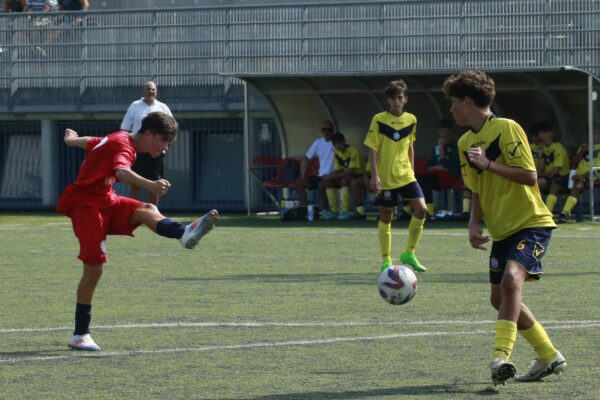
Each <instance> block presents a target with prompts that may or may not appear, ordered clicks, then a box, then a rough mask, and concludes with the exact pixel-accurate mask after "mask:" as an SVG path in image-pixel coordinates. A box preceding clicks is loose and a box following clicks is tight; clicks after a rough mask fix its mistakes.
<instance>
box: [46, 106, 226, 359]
mask: <svg viewBox="0 0 600 400" xmlns="http://www.w3.org/2000/svg"><path fill="white" fill-rule="evenodd" d="M177 131H178V127H177V123H176V122H175V120H174V119H173V118H172V117H170V116H168V115H166V114H163V113H161V112H153V113H150V114H148V115H147V116H146V117H145V118H144V120H143V121H142V127H141V129H140V133H139V134H137V135H133V136H132V135H130V134H129V133H128V132H126V131H119V132H115V133H111V134H109V135H108V136H106V137H104V138H99V137H87V136H85V137H79V136H78V135H77V132H75V131H73V130H71V129H67V130H65V137H64V141H65V143H66V144H67V145H68V146H71V147H80V148H83V149H86V150H87V151H88V154H87V156H86V158H85V160H84V162H83V163H82V165H81V168H80V170H79V174H78V175H77V179H76V180H75V182H74V183H72V184H70V185H68V186H67V187H66V188H65V190H64V192H63V193H62V195H61V196H60V199H59V200H58V204H57V206H56V209H57V211H58V212H60V213H61V214H65V215H67V216H68V217H69V218H71V221H72V224H73V231H74V232H75V236H77V239H78V240H79V246H80V250H79V257H78V258H79V259H80V260H81V261H82V262H83V275H82V277H81V280H80V281H79V286H78V287H77V304H76V307H75V331H74V332H73V336H71V338H70V339H69V341H68V345H69V347H70V348H72V349H76V350H87V351H99V350H100V347H99V346H98V345H97V344H96V343H95V342H94V340H93V339H92V337H91V336H90V330H89V325H90V321H91V318H92V298H93V296H94V291H95V289H96V286H97V285H98V282H99V281H100V277H101V276H102V271H103V264H104V263H106V262H107V261H108V256H107V254H106V236H107V235H128V236H133V231H134V230H135V229H136V228H137V227H138V226H139V225H141V224H144V225H146V226H147V227H148V228H150V229H151V230H152V231H154V232H156V233H157V234H159V235H160V236H164V237H168V238H173V239H179V241H180V242H181V244H182V245H183V246H184V247H186V248H188V249H192V248H194V247H195V246H196V244H197V243H198V241H199V240H200V239H201V238H202V237H203V236H204V235H205V234H207V233H208V232H209V231H210V230H211V229H212V228H213V226H214V225H215V223H216V221H217V219H218V217H219V213H218V212H217V211H216V210H212V211H210V212H209V213H207V214H206V215H204V216H203V217H201V218H199V219H198V220H196V221H194V222H193V223H191V224H189V225H184V224H181V223H178V222H175V221H172V220H171V219H169V218H166V217H165V216H163V215H162V214H161V213H160V212H159V211H158V209H157V208H156V206H155V205H153V204H149V203H142V202H140V201H138V200H135V199H131V198H128V197H123V196H119V195H117V194H116V192H115V190H114V188H113V187H112V184H113V183H114V182H115V181H116V180H119V181H121V182H125V183H129V184H133V185H137V186H139V187H142V188H144V189H147V190H148V191H150V192H152V193H155V194H157V195H162V194H165V193H166V192H167V191H168V190H169V187H170V186H171V185H170V183H169V181H167V180H165V179H159V180H156V181H150V180H147V179H145V178H142V177H141V176H139V175H138V174H136V173H135V172H133V171H132V170H131V165H132V164H133V162H134V161H135V157H136V153H149V154H150V155H151V156H152V157H158V156H159V155H160V154H162V152H163V151H166V150H167V149H168V148H169V145H170V144H171V143H172V142H173V141H174V140H175V138H176V137H177Z"/></svg>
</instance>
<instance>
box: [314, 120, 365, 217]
mask: <svg viewBox="0 0 600 400" xmlns="http://www.w3.org/2000/svg"><path fill="white" fill-rule="evenodd" d="M331 143H333V147H334V150H333V155H334V158H333V172H332V173H330V174H327V175H325V176H324V177H323V183H324V185H325V188H326V192H327V201H328V202H329V211H326V212H325V213H324V214H323V217H322V218H323V219H335V218H336V217H337V219H340V220H347V219H350V217H351V216H350V213H349V211H350V194H351V189H350V187H351V185H352V181H354V180H359V181H361V182H362V180H363V174H364V171H365V168H364V159H363V156H362V154H360V150H359V149H358V147H355V146H350V145H348V144H347V143H346V138H345V137H344V135H343V134H342V133H339V132H338V133H336V134H334V135H333V136H332V137H331ZM337 189H340V200H341V207H340V211H339V214H337V215H336V213H337V212H338V206H337ZM353 194H354V195H355V198H354V203H355V206H356V207H357V212H356V213H355V214H353V216H354V215H357V216H360V218H361V219H363V218H365V209H364V204H363V198H362V197H363V196H362V191H360V192H356V191H355V192H354V193H353ZM357 195H358V197H356V196H357Z"/></svg>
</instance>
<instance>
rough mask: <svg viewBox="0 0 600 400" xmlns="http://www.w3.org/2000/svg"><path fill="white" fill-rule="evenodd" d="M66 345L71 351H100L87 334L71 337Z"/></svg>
mask: <svg viewBox="0 0 600 400" xmlns="http://www.w3.org/2000/svg"><path fill="white" fill-rule="evenodd" d="M68 345H69V347H70V348H71V349H73V350H84V351H100V346H98V345H97V344H96V342H94V339H92V337H91V336H90V334H89V333H86V334H85V335H73V336H71V337H70V338H69V343H68Z"/></svg>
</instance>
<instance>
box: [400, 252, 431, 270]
mask: <svg viewBox="0 0 600 400" xmlns="http://www.w3.org/2000/svg"><path fill="white" fill-rule="evenodd" d="M400 263H402V264H406V265H408V266H409V267H411V268H412V269H413V270H414V271H415V272H425V271H427V268H425V267H424V266H423V264H421V263H420V262H419V260H418V259H417V256H415V253H411V252H409V251H404V252H402V254H400Z"/></svg>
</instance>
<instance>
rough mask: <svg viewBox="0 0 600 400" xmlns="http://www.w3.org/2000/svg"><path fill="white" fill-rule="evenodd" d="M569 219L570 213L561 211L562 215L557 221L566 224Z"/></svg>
mask: <svg viewBox="0 0 600 400" xmlns="http://www.w3.org/2000/svg"><path fill="white" fill-rule="evenodd" d="M568 220H569V214H566V213H560V215H559V216H558V221H556V222H558V223H559V224H564V223H565V222H567V221H568Z"/></svg>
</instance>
